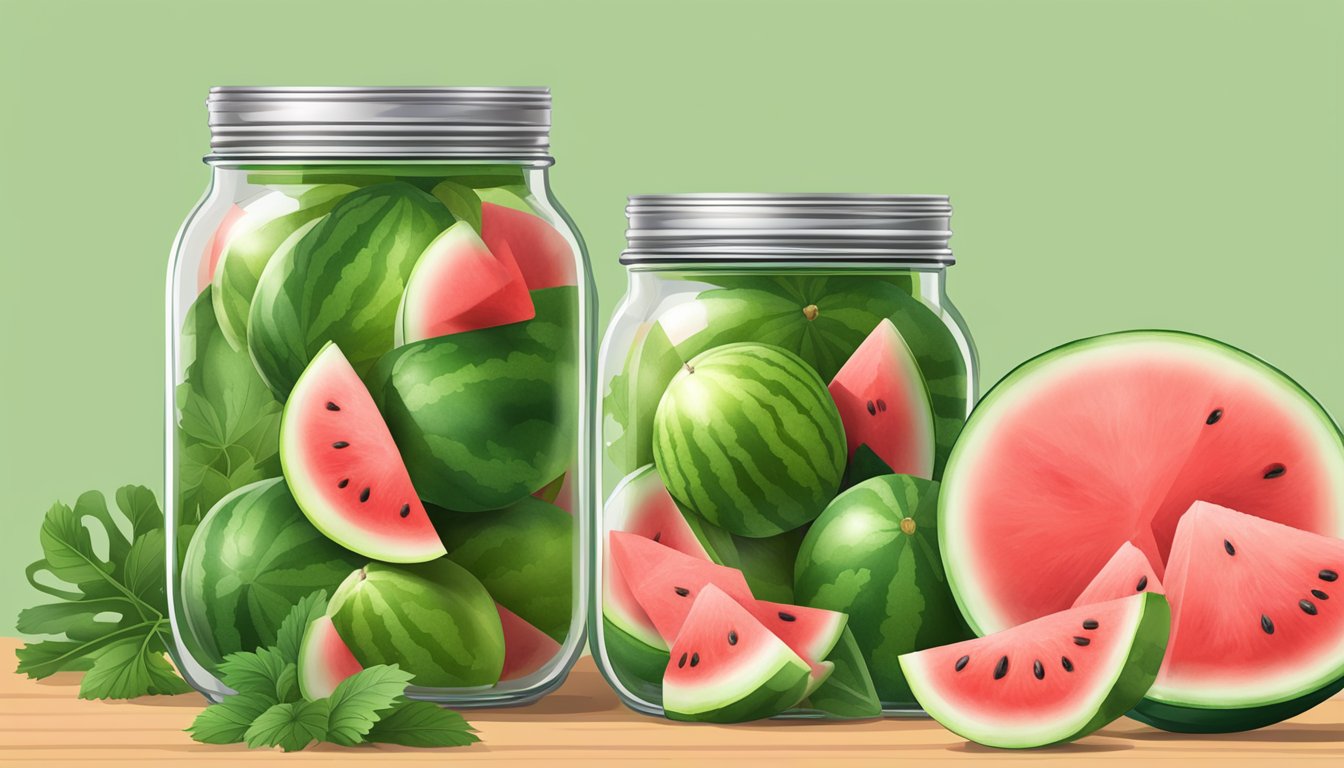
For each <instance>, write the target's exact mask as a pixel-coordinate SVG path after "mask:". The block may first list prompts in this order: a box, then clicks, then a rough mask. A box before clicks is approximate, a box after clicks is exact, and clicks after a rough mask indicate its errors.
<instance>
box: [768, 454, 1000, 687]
mask: <svg viewBox="0 0 1344 768" xmlns="http://www.w3.org/2000/svg"><path fill="white" fill-rule="evenodd" d="M937 511H938V484H937V483H935V482H931V481H928V480H923V479H920V478H917V477H910V476H908V475H881V476H879V477H874V478H872V479H870V480H866V481H864V482H862V483H859V484H858V485H856V486H854V487H853V488H851V489H849V490H848V491H845V492H844V493H842V494H840V495H839V496H837V497H836V499H835V501H833V502H831V504H830V506H828V507H826V511H825V512H823V513H822V515H821V517H819V518H817V521H816V522H815V523H813V524H812V527H811V528H810V529H809V530H808V532H807V536H805V537H804V538H803V546H802V548H801V549H799V551H798V562H797V565H796V566H795V570H794V592H795V597H796V599H797V601H798V602H799V603H800V604H802V605H810V606H812V607H814V608H828V609H830V610H833V611H842V612H844V613H847V614H849V629H850V631H852V632H853V633H854V639H855V640H856V641H857V642H858V646H859V649H860V651H861V652H862V653H863V657H864V661H866V662H867V663H868V669H869V671H870V672H871V673H872V677H873V685H874V687H875V688H876V689H877V694H878V697H879V698H880V699H881V700H882V703H883V705H884V706H887V707H897V708H901V707H911V706H917V704H916V702H915V698H914V695H913V694H912V693H911V692H910V687H909V685H907V684H906V682H905V677H904V676H903V675H902V674H901V667H900V664H899V663H898V662H897V658H898V657H899V656H900V655H901V654H903V653H910V652H912V651H919V650H923V649H925V648H932V647H934V646H938V645H946V644H948V643H955V642H959V641H961V640H966V639H968V638H970V637H973V636H974V635H973V634H972V633H971V630H970V629H969V628H968V627H967V626H966V624H965V622H964V621H963V620H962V618H961V611H960V610H959V609H958V608H957V603H956V600H955V599H954V598H953V597H952V592H951V591H950V590H949V588H948V584H947V577H946V575H945V574H944V572H943V566H942V561H941V560H940V559H939V554H938V520H937Z"/></svg>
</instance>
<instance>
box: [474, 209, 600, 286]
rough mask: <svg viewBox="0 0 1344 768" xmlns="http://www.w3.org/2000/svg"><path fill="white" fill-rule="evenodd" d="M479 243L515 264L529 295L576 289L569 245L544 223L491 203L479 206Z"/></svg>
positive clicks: (571, 252) (532, 215)
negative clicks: (564, 287)
mask: <svg viewBox="0 0 1344 768" xmlns="http://www.w3.org/2000/svg"><path fill="white" fill-rule="evenodd" d="M481 239H482V240H484V241H485V244H486V246H487V247H489V249H490V252H491V253H493V254H495V255H496V256H498V257H499V258H501V259H504V258H512V259H513V260H514V261H516V262H517V263H518V267H519V268H520V269H521V270H522V272H523V278H524V279H525V280H526V281H527V287H528V288H529V289H531V290H533V291H539V290H541V289H543V288H554V287H556V286H558V285H578V282H579V281H578V271H577V260H576V259H575V258H574V250H573V249H572V248H570V246H569V241H568V240H566V239H565V236H564V235H562V234H560V231H559V230H557V229H556V228H555V227H552V226H551V225H550V224H549V223H547V222H546V220H545V219H543V218H541V217H540V216H536V215H534V214H531V213H525V212H523V211H519V210H516V209H514V208H508V207H505V206H502V205H496V204H494V203H486V202H482V203H481Z"/></svg>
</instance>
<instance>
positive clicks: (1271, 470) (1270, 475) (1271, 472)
mask: <svg viewBox="0 0 1344 768" xmlns="http://www.w3.org/2000/svg"><path fill="white" fill-rule="evenodd" d="M1287 471H1288V468H1287V467H1285V466H1283V465H1282V464H1270V465H1269V466H1268V467H1265V479H1266V480H1273V479H1274V478H1276V477H1283V475H1284V473H1285V472H1287Z"/></svg>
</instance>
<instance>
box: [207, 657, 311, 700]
mask: <svg viewBox="0 0 1344 768" xmlns="http://www.w3.org/2000/svg"><path fill="white" fill-rule="evenodd" d="M293 667H294V663H293V662H291V661H289V660H288V659H286V658H285V657H284V656H283V655H282V654H281V653H280V651H278V650H277V649H275V648H258V649H257V650H256V651H254V652H249V651H242V652H239V653H231V654H229V655H228V656H225V657H224V661H222V662H220V664H219V679H220V681H221V682H223V683H224V684H225V685H227V686H229V687H230V688H232V689H233V690H235V691H237V692H238V693H249V694H256V695H259V696H268V697H270V698H271V701H272V702H286V701H294V700H296V699H297V698H298V678H297V676H296V674H297V673H296V672H295V670H294V669H293Z"/></svg>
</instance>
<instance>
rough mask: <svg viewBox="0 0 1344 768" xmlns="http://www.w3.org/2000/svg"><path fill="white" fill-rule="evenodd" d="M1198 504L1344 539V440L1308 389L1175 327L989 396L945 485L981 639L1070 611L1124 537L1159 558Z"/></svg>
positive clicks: (958, 581) (959, 576) (1095, 346)
mask: <svg viewBox="0 0 1344 768" xmlns="http://www.w3.org/2000/svg"><path fill="white" fill-rule="evenodd" d="M1196 500H1205V501H1209V502H1211V503H1216V504H1221V505H1224V506H1228V507H1231V508H1233V509H1238V510H1241V511H1243V512H1245V513H1247V514H1251V515H1255V516H1257V517H1261V518H1264V519H1267V520H1272V521H1274V522H1278V523H1283V524H1285V525H1289V526H1292V527H1294V528H1300V529H1303V530H1306V531H1312V532H1315V533H1321V534H1325V535H1331V536H1338V535H1340V534H1341V533H1344V437H1341V435H1340V432H1339V429H1338V428H1337V427H1336V425H1335V424H1334V422H1333V421H1331V419H1330V417H1329V416H1328V415H1326V413H1325V411H1323V410H1322V409H1321V407H1320V405H1319V404H1318V403H1317V402H1316V401H1315V400H1313V399H1312V397H1311V396H1310V395H1308V394H1307V393H1306V392H1305V391H1304V390H1303V389H1302V388H1301V387H1299V386H1298V385H1297V384H1296V383H1294V382H1293V381H1292V380H1290V379H1289V378H1287V377H1286V376H1284V375H1283V374H1282V373H1280V372H1279V371H1277V370H1275V369H1274V368H1272V367H1270V366H1269V365H1267V364H1265V363H1264V362H1262V361H1260V360H1258V359H1256V358H1254V357H1252V356H1250V355H1248V354H1246V353H1245V352H1242V351H1240V350H1237V349H1234V348H1232V347H1229V346H1227V345H1224V344H1221V343H1218V342H1216V341H1212V340H1210V339H1206V338H1203V337H1199V336H1192V335H1188V334H1182V333H1175V332H1169V331H1134V332H1128V333H1118V334H1112V335H1109V336H1100V337H1096V338H1092V339H1085V340H1082V341H1078V342H1074V343H1072V344H1068V345H1066V346H1064V347H1060V348H1059V349H1056V350H1053V351H1051V352H1047V353H1045V354H1044V355H1041V356H1040V357H1038V358H1036V359H1034V360H1031V361H1029V362H1027V363H1025V364H1024V365H1022V366H1021V367H1019V368H1018V369H1017V370H1015V371H1013V372H1012V373H1010V374H1009V375H1008V376H1006V377H1005V378H1004V379H1003V381H1001V382H1000V383H999V384H998V385H997V386H995V387H994V389H993V390H992V391H990V392H989V394H988V395H986V396H985V398H984V399H983V400H982V401H981V402H980V404H979V406H978V407H977V408H976V410H975V412H974V413H973V414H972V416H971V418H970V420H969V421H968V422H967V425H966V428H965V430H964V431H963V432H962V435H961V439H960V440H959V441H958V442H957V445H956V447H955V449H954V450H953V452H952V456H951V458H950V459H949V461H948V466H947V470H946V473H945V474H944V479H943V488H942V494H941V497H940V505H939V518H940V520H939V534H940V543H941V547H942V554H943V562H944V563H946V565H947V575H948V578H949V581H950V583H951V585H952V586H953V590H954V593H955V594H956V597H957V600H958V603H959V604H960V606H961V608H962V611H963V613H964V614H965V616H966V618H967V620H968V622H969V623H970V624H971V626H972V627H973V628H975V629H976V630H977V631H978V632H979V633H980V634H987V633H991V632H995V631H998V630H1001V629H1004V628H1006V627H1011V626H1015V625H1017V624H1020V623H1022V622H1024V621H1029V620H1031V619H1034V618H1036V617H1039V616H1044V615H1047V614H1050V613H1053V612H1055V611H1059V610H1062V609H1064V608H1067V607H1068V606H1070V605H1071V604H1072V603H1073V601H1074V600H1075V598H1076V597H1077V596H1078V595H1079V594H1081V593H1082V591H1083V589H1084V588H1085V587H1086V586H1087V583H1088V582H1089V581H1090V580H1091V578H1092V577H1093V576H1094V575H1095V574H1097V573H1098V572H1099V571H1101V569H1102V567H1103V566H1104V565H1105V564H1106V563H1107V561H1108V560H1109V559H1110V558H1111V557H1112V555H1113V554H1114V553H1115V551H1116V549H1117V548H1118V547H1119V546H1120V545H1121V544H1123V543H1125V542H1131V543H1133V544H1134V546H1135V547H1137V548H1138V549H1139V550H1141V551H1142V552H1143V554H1144V555H1146V556H1147V558H1148V561H1149V562H1150V563H1151V564H1152V566H1153V568H1154V571H1155V573H1156V575H1157V576H1159V577H1162V580H1163V583H1164V584H1165V585H1166V587H1167V589H1168V590H1170V589H1171V583H1170V579H1168V578H1166V576H1165V574H1164V572H1163V571H1164V564H1165V563H1166V562H1167V557H1168V553H1169V552H1170V551H1171V546H1172V539H1173V536H1174V533H1175V530H1176V527H1177V525H1178V524H1179V522H1180V519H1181V515H1182V514H1184V513H1185V511H1186V510H1187V509H1188V508H1189V507H1190V505H1191V504H1192V503H1193V502H1194V501H1196Z"/></svg>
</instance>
